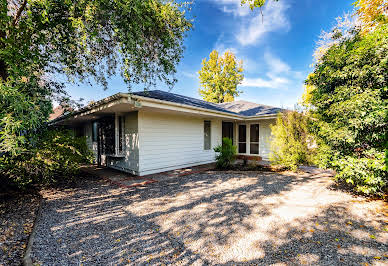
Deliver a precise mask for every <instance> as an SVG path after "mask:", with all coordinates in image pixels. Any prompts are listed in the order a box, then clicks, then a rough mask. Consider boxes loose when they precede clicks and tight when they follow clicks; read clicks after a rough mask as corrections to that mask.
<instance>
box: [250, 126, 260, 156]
mask: <svg viewBox="0 0 388 266" xmlns="http://www.w3.org/2000/svg"><path fill="white" fill-rule="evenodd" d="M250 133H251V137H250V141H251V144H250V148H251V149H250V150H251V154H259V124H252V125H251V132H250Z"/></svg>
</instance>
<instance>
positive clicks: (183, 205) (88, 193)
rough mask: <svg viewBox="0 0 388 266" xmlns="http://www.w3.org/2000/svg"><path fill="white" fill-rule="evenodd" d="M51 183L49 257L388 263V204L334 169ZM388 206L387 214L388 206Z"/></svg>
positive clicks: (44, 258) (45, 248) (42, 244)
mask: <svg viewBox="0 0 388 266" xmlns="http://www.w3.org/2000/svg"><path fill="white" fill-rule="evenodd" d="M159 181H160V182H158V183H154V184H150V185H148V186H145V187H137V188H130V189H129V188H119V187H117V186H114V185H110V184H107V183H105V182H103V181H101V180H98V179H92V178H85V179H84V180H82V181H80V182H79V184H77V185H76V186H74V187H70V188H64V189H61V190H51V191H45V193H44V199H45V201H44V204H43V206H42V216H41V217H40V219H39V221H38V227H37V232H36V237H35V240H34V244H33V248H32V258H33V261H35V262H37V263H40V264H42V265H81V264H83V265H95V264H104V265H124V264H152V265H154V264H156V265H162V264H184V265H189V264H190V265H191V264H195V265H202V264H259V265H269V264H276V265H295V264H314V265H341V264H342V265H362V264H364V265H367V264H368V265H387V263H388V250H387V243H388V232H387V225H388V224H386V222H387V221H386V220H387V217H386V216H385V215H387V214H386V211H387V210H386V209H385V210H384V203H383V202H381V201H366V200H365V199H363V198H359V197H354V196H351V195H350V194H349V193H347V192H343V191H339V190H336V189H334V188H333V183H332V181H331V180H330V176H329V175H328V174H325V173H299V174H294V173H270V172H210V171H208V172H204V173H196V174H191V175H187V176H182V177H169V178H163V177H161V178H160V180H159ZM384 212H385V213H384Z"/></svg>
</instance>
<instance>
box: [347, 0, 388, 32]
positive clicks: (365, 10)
mask: <svg viewBox="0 0 388 266" xmlns="http://www.w3.org/2000/svg"><path fill="white" fill-rule="evenodd" d="M354 6H355V7H356V8H357V11H356V13H357V15H358V16H359V18H360V20H361V21H362V33H363V34H365V33H368V32H369V31H371V30H373V29H374V28H376V26H378V25H382V24H385V23H387V22H388V1H386V0H357V1H356V2H355V3H354Z"/></svg>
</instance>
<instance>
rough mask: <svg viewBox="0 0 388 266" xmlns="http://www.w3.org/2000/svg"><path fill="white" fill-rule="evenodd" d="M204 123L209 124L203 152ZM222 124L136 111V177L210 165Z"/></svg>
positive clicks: (219, 137) (219, 121)
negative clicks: (208, 138) (208, 139)
mask: <svg viewBox="0 0 388 266" xmlns="http://www.w3.org/2000/svg"><path fill="white" fill-rule="evenodd" d="M204 120H210V121H211V147H212V149H210V150H204ZM221 130H222V120H220V119H205V118H199V117H190V116H185V115H176V114H174V115H172V114H161V113H153V112H150V111H139V147H140V150H139V156H140V157H139V159H140V160H139V166H140V169H139V170H140V175H146V174H152V173H157V172H163V171H167V170H172V169H178V168H182V167H187V166H191V165H199V164H205V163H210V162H214V160H215V152H214V151H213V147H215V146H217V145H218V144H220V143H221V133H222V131H221Z"/></svg>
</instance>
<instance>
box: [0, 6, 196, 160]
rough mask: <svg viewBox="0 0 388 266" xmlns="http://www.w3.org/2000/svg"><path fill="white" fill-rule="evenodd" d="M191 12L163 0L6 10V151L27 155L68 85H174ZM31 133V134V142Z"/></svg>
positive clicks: (0, 18)
mask: <svg viewBox="0 0 388 266" xmlns="http://www.w3.org/2000/svg"><path fill="white" fill-rule="evenodd" d="M184 5H185V4H177V3H175V2H173V1H164V0H147V1H144V0H113V1H112V0H95V1H88V0H77V1H75V0H65V1H64V0H33V1H32V0H15V1H1V2H0V97H1V101H0V129H1V130H0V151H2V152H7V153H9V152H11V153H12V154H14V155H16V154H19V153H21V152H25V151H26V150H25V147H24V146H25V145H27V143H28V142H30V141H33V138H34V134H32V132H35V131H36V130H38V129H39V128H41V127H44V123H45V122H46V121H47V119H48V116H49V114H50V112H51V110H52V106H51V102H52V100H57V101H59V102H63V101H65V102H68V101H69V99H68V97H67V95H66V93H65V91H64V89H63V88H64V83H63V82H60V81H59V79H57V80H54V79H53V77H60V78H61V80H63V78H64V77H67V81H69V82H74V81H81V82H90V81H91V80H95V81H96V82H97V83H98V84H101V85H102V86H104V87H105V88H106V87H107V78H109V77H110V76H112V75H114V74H116V72H121V74H122V76H123V78H124V80H125V81H126V82H127V83H128V85H129V86H130V85H131V84H133V83H144V84H145V85H146V86H150V85H153V84H155V83H156V82H157V81H162V82H165V83H167V84H168V85H169V86H172V85H173V84H175V82H176V79H175V78H174V74H175V72H176V68H175V66H176V64H177V63H178V62H179V61H180V58H181V56H182V53H183V39H184V36H185V34H186V32H187V31H188V30H189V29H190V28H191V27H192V24H191V21H189V20H188V19H187V18H186V14H185V10H183V8H184ZM30 133H31V134H30Z"/></svg>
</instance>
